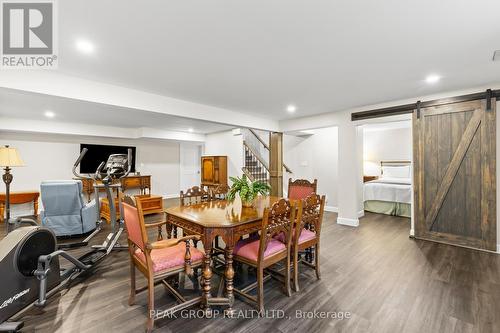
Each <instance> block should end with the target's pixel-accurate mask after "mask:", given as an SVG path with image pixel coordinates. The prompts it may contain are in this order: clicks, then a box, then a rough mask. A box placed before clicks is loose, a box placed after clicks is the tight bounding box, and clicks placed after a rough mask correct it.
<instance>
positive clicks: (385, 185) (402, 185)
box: [363, 177, 412, 204]
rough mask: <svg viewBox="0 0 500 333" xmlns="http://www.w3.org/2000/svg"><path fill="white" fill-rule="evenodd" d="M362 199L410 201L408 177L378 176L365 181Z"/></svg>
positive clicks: (409, 181)
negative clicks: (378, 177) (375, 178)
mask: <svg viewBox="0 0 500 333" xmlns="http://www.w3.org/2000/svg"><path fill="white" fill-rule="evenodd" d="M363 192H364V201H368V200H379V201H389V202H400V203H407V204H410V203H411V195H412V190H411V179H410V178H386V177H384V178H380V179H377V180H373V181H371V182H367V183H365V184H364V186H363Z"/></svg>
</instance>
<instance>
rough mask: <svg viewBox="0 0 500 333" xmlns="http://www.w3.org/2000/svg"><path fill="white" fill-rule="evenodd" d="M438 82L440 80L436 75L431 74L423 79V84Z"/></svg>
mask: <svg viewBox="0 0 500 333" xmlns="http://www.w3.org/2000/svg"><path fill="white" fill-rule="evenodd" d="M439 80H441V76H439V75H436V74H431V75H429V76H427V77H426V78H425V82H427V83H428V84H434V83H437V82H439Z"/></svg>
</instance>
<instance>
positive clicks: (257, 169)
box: [243, 141, 269, 184]
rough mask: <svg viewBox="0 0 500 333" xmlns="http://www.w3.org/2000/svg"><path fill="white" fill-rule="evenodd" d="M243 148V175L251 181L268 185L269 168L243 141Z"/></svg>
mask: <svg viewBox="0 0 500 333" xmlns="http://www.w3.org/2000/svg"><path fill="white" fill-rule="evenodd" d="M243 147H244V149H245V166H244V167H243V172H244V173H245V175H247V177H248V178H250V180H252V181H259V182H263V183H268V184H269V167H268V166H267V165H266V164H265V162H264V161H263V160H262V159H261V158H259V155H257V154H256V153H255V152H253V151H252V148H250V146H249V145H248V144H247V143H246V141H243Z"/></svg>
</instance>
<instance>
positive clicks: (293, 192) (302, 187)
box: [288, 178, 318, 200]
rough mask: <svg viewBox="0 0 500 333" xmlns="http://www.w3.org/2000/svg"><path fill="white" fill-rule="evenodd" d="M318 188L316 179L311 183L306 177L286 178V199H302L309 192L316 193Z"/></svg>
mask: <svg viewBox="0 0 500 333" xmlns="http://www.w3.org/2000/svg"><path fill="white" fill-rule="evenodd" d="M317 188H318V180H317V179H315V180H314V181H313V182H312V183H311V182H310V181H308V180H306V179H296V180H294V181H292V178H289V179H288V199H295V200H297V199H298V200H302V199H305V198H307V196H308V195H309V194H311V193H316V190H317Z"/></svg>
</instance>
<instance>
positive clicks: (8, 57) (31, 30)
mask: <svg viewBox="0 0 500 333" xmlns="http://www.w3.org/2000/svg"><path fill="white" fill-rule="evenodd" d="M1 18H2V33H1V36H2V61H1V66H2V68H56V67H57V55H56V38H55V32H56V24H55V23H56V15H55V3H54V1H53V0H45V1H36V0H35V1H33V0H32V1H30V2H21V1H15V0H1Z"/></svg>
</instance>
